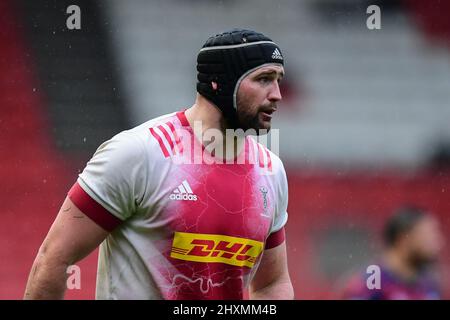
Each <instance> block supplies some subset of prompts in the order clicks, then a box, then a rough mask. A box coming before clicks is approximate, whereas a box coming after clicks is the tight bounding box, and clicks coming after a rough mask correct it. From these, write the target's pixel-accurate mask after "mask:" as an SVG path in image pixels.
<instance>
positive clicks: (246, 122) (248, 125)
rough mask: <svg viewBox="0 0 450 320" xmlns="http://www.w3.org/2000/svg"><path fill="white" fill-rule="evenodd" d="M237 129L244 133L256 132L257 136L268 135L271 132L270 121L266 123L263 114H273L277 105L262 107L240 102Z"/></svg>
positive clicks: (271, 104)
mask: <svg viewBox="0 0 450 320" xmlns="http://www.w3.org/2000/svg"><path fill="white" fill-rule="evenodd" d="M237 105H238V110H237V121H236V122H237V127H238V128H239V129H242V130H244V131H247V130H254V131H256V135H260V134H267V133H268V132H269V131H270V128H271V123H270V120H268V121H264V118H263V117H264V116H263V114H262V113H263V112H265V113H269V114H272V112H273V110H275V109H276V108H277V105H276V103H270V104H268V105H262V106H250V105H246V104H245V103H243V102H238V103H237Z"/></svg>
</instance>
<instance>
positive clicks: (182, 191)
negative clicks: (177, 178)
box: [169, 180, 197, 201]
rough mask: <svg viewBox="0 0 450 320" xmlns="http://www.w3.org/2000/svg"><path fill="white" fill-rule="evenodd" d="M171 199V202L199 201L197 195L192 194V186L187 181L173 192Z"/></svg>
mask: <svg viewBox="0 0 450 320" xmlns="http://www.w3.org/2000/svg"><path fill="white" fill-rule="evenodd" d="M169 198H170V200H187V201H197V195H195V194H194V192H192V189H191V186H190V185H189V183H188V182H187V181H186V180H184V181H183V182H182V183H181V184H180V185H179V186H178V187H177V188H176V189H175V190H173V192H172V194H171V195H170V196H169Z"/></svg>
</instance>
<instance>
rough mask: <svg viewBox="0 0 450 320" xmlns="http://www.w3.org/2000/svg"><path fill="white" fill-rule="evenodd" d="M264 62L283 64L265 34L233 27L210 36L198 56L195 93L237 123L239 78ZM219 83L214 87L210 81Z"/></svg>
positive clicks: (280, 55) (234, 123) (278, 49)
mask: <svg viewBox="0 0 450 320" xmlns="http://www.w3.org/2000/svg"><path fill="white" fill-rule="evenodd" d="M267 64H278V65H284V59H283V56H282V54H281V50H280V48H279V47H278V46H277V45H276V44H275V43H274V42H273V41H272V40H271V39H270V38H268V37H266V36H265V35H263V34H261V33H258V32H255V31H251V30H245V29H233V30H230V31H226V32H223V33H221V34H217V35H215V36H212V37H210V38H209V39H208V40H207V41H206V43H205V44H204V45H203V47H202V49H201V50H200V52H199V53H198V56H197V72H198V73H197V80H198V82H197V92H198V93H200V94H201V95H202V96H204V97H205V98H207V99H208V100H209V101H211V102H212V103H213V104H214V105H216V106H217V107H218V108H219V109H220V110H221V111H222V112H223V114H224V116H225V117H226V118H227V119H228V120H229V121H230V122H231V124H233V125H236V123H237V122H236V119H237V117H236V111H237V104H236V94H237V90H238V88H239V84H240V82H241V81H242V79H243V78H244V77H245V76H247V75H248V74H249V73H251V72H253V71H254V70H256V69H257V68H260V67H262V66H264V65H267ZM212 81H214V82H216V83H217V85H218V89H217V90H213V88H212V85H211V82H212Z"/></svg>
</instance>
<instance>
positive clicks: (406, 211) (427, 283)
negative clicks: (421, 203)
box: [343, 206, 444, 300]
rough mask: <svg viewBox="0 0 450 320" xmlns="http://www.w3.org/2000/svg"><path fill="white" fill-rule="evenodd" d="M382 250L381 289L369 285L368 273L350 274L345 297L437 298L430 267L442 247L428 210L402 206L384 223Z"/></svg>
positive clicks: (436, 225)
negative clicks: (352, 275) (351, 276)
mask: <svg viewBox="0 0 450 320" xmlns="http://www.w3.org/2000/svg"><path fill="white" fill-rule="evenodd" d="M383 238H384V243H385V248H384V251H383V253H382V255H381V258H380V263H378V265H379V267H380V270H381V277H380V288H371V289H369V288H368V285H367V278H368V276H369V275H368V274H366V273H364V274H363V275H357V276H355V277H353V278H352V279H351V280H350V282H349V285H348V287H347V288H346V289H345V290H344V296H343V298H345V299H369V300H425V299H440V298H441V293H440V288H439V284H438V281H437V279H436V275H435V274H434V273H433V270H432V266H433V264H434V263H435V262H436V261H437V258H438V257H439V252H440V250H441V248H442V246H443V244H444V243H443V241H444V240H443V239H444V238H443V234H442V231H441V229H440V225H439V222H438V220H437V219H436V218H435V217H434V216H433V215H432V214H431V213H429V212H427V211H425V210H423V209H420V208H417V207H413V206H405V207H403V208H401V209H399V210H398V211H397V212H396V214H394V215H393V216H392V217H391V218H390V219H389V220H388V221H387V223H386V225H385V227H384V232H383Z"/></svg>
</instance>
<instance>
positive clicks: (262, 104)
mask: <svg viewBox="0 0 450 320" xmlns="http://www.w3.org/2000/svg"><path fill="white" fill-rule="evenodd" d="M283 76H284V68H283V67H282V66H278V65H268V66H264V67H261V68H259V69H257V70H255V71H253V72H252V73H250V74H249V75H248V76H246V77H245V78H244V79H243V80H242V81H241V83H240V86H239V88H238V92H237V99H236V102H237V116H238V121H239V127H240V128H242V129H243V130H244V131H245V130H248V129H254V130H256V131H257V132H258V130H260V129H265V130H267V131H269V130H270V126H271V120H272V115H273V113H274V112H275V111H276V110H277V102H278V101H280V100H281V94H280V87H279V83H280V81H281V79H282V78H283Z"/></svg>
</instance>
